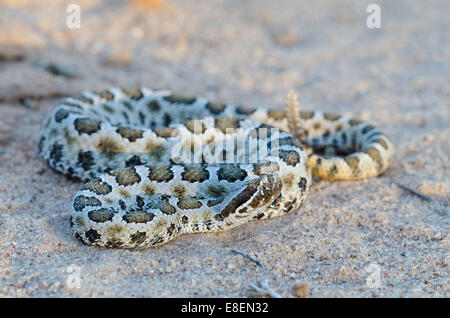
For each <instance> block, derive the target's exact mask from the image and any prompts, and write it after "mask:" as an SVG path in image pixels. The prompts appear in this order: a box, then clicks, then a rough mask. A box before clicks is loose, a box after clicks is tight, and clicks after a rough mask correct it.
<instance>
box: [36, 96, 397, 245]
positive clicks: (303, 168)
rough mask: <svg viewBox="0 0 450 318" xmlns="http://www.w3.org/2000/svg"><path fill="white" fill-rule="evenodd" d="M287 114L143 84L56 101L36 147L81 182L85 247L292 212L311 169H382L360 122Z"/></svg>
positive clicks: (330, 173)
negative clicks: (56, 103)
mask: <svg viewBox="0 0 450 318" xmlns="http://www.w3.org/2000/svg"><path fill="white" fill-rule="evenodd" d="M286 106H287V109H286V110H285V111H280V110H265V109H248V108H243V107H238V106H233V105H227V104H220V103H213V102H208V101H207V100H205V99H203V98H195V97H186V96H180V95H176V94H173V93H171V92H169V91H163V90H151V89H147V88H139V89H120V88H110V89H107V90H104V91H101V92H84V93H83V94H82V95H81V96H78V97H69V98H66V99H64V100H63V101H62V102H61V103H60V104H59V105H58V106H57V107H56V108H55V109H54V110H53V111H52V112H51V114H50V115H49V116H48V117H47V119H46V121H45V122H44V125H43V128H42V131H41V135H40V139H39V143H38V152H39V154H40V155H41V156H42V157H43V158H44V159H45V160H46V161H47V162H48V164H49V165H50V166H51V167H52V168H53V169H55V170H57V171H59V172H61V173H63V174H66V175H68V176H71V177H76V178H79V179H81V180H86V181H87V180H90V181H89V182H87V183H86V184H84V185H83V186H82V188H81V189H80V190H79V191H78V193H77V194H76V195H75V198H74V200H73V211H72V216H71V227H72V229H73V231H74V233H75V236H76V237H77V238H78V239H80V240H81V241H82V242H84V243H86V244H89V245H95V246H105V247H116V248H134V247H141V246H146V245H157V244H162V243H166V242H169V241H170V240H172V239H173V238H175V237H176V236H178V235H180V234H183V233H194V232H210V231H220V230H226V229H229V228H232V227H235V226H237V225H239V224H242V223H244V222H247V221H249V220H253V219H265V218H272V217H275V216H279V215H283V214H286V213H289V212H291V211H293V210H295V209H296V208H298V207H299V206H300V204H301V203H302V202H303V200H304V199H305V197H306V195H307V194H308V191H309V187H310V184H311V180H312V178H311V172H312V174H313V175H316V176H318V177H320V178H325V179H330V180H356V179H361V178H367V177H372V176H376V175H379V174H381V173H383V172H384V171H385V170H386V169H387V167H388V165H389V162H390V160H391V157H392V155H393V146H392V144H391V142H390V141H389V139H388V138H387V137H386V136H385V135H383V134H382V133H381V132H380V131H379V130H378V129H377V128H375V127H373V126H372V125H370V124H367V123H363V122H361V121H357V120H353V119H349V118H345V117H342V116H339V115H331V114H325V113H322V112H317V111H315V112H300V111H299V109H298V104H297V102H296V96H295V94H293V93H291V94H290V95H289V96H288V103H287V104H286Z"/></svg>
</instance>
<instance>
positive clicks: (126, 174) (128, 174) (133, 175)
mask: <svg viewBox="0 0 450 318" xmlns="http://www.w3.org/2000/svg"><path fill="white" fill-rule="evenodd" d="M110 174H112V175H113V176H115V177H116V182H117V183H118V184H119V185H122V186H130V185H133V184H135V183H139V182H140V181H141V177H140V176H139V175H138V174H137V172H136V169H135V168H134V167H128V168H124V169H121V170H113V171H111V172H110Z"/></svg>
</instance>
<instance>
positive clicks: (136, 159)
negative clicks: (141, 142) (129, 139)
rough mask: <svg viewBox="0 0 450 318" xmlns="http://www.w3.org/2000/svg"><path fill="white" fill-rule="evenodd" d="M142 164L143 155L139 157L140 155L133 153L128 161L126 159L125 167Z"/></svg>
mask: <svg viewBox="0 0 450 318" xmlns="http://www.w3.org/2000/svg"><path fill="white" fill-rule="evenodd" d="M142 164H143V162H142V161H141V157H139V156H138V155H133V156H132V157H130V158H129V159H128V160H127V161H125V167H134V166H139V165H142Z"/></svg>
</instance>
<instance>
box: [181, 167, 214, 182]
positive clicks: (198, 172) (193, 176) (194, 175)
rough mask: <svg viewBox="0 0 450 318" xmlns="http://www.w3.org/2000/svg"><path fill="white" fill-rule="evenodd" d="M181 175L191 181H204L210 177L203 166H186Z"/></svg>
mask: <svg viewBox="0 0 450 318" xmlns="http://www.w3.org/2000/svg"><path fill="white" fill-rule="evenodd" d="M181 177H182V178H183V180H185V181H187V182H189V183H195V182H203V181H205V180H207V179H208V178H209V172H208V170H206V169H205V168H204V167H202V166H186V167H185V168H184V171H183V173H182V174H181Z"/></svg>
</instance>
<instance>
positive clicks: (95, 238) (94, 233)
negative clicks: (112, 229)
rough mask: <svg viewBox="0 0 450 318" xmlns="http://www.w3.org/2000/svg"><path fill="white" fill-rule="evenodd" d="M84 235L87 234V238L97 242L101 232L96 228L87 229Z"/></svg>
mask: <svg viewBox="0 0 450 318" xmlns="http://www.w3.org/2000/svg"><path fill="white" fill-rule="evenodd" d="M84 235H86V238H87V239H88V240H89V242H91V243H95V242H96V241H98V240H99V239H100V234H98V232H97V231H96V230H94V229H89V230H87V231H86V232H85V233H84Z"/></svg>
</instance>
